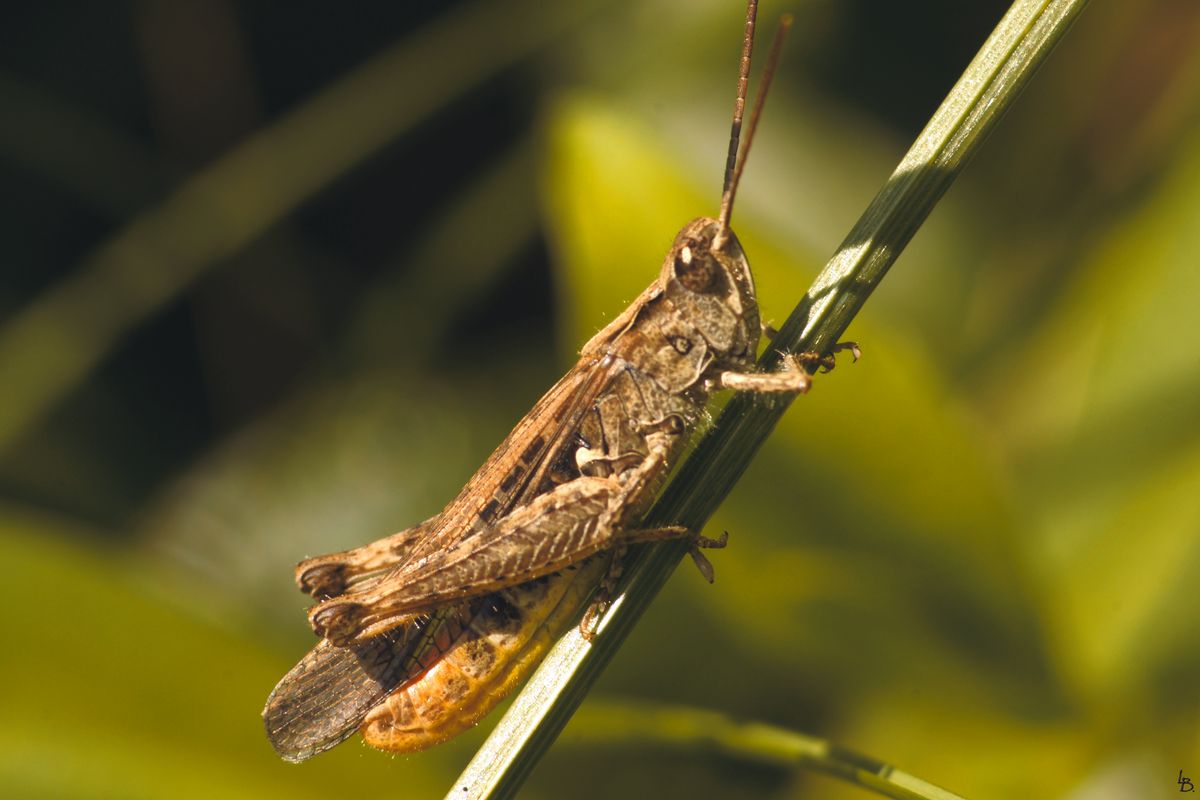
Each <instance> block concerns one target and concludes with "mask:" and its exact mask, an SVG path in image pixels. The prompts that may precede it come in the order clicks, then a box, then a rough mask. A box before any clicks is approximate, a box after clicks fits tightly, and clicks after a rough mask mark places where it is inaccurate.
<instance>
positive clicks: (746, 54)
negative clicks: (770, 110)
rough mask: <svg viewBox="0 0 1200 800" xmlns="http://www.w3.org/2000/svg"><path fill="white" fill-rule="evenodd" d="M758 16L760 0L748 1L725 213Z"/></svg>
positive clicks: (724, 186) (724, 185)
mask: <svg viewBox="0 0 1200 800" xmlns="http://www.w3.org/2000/svg"><path fill="white" fill-rule="evenodd" d="M757 17H758V0H747V2H746V32H745V33H744V34H743V35H742V63H741V68H740V69H739V70H738V84H737V96H736V97H734V99H733V128H732V130H730V131H729V155H727V156H726V157H725V180H724V182H723V183H722V184H721V214H722V216H724V215H725V198H726V197H728V195H729V190H730V187H732V186H733V172H734V167H735V166H736V165H737V157H738V140H739V139H740V138H741V135H742V115H743V114H744V113H745V110H746V94H747V92H748V90H749V87H750V56H751V54H753V52H754V21H755V19H757Z"/></svg>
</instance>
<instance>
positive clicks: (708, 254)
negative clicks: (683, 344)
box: [659, 217, 761, 360]
mask: <svg viewBox="0 0 1200 800" xmlns="http://www.w3.org/2000/svg"><path fill="white" fill-rule="evenodd" d="M719 230H720V225H719V223H718V222H717V220H715V219H712V218H710V217H701V218H699V219H694V220H692V221H691V222H689V223H688V224H687V225H685V226H684V227H683V230H681V231H680V232H679V235H678V236H676V237H675V244H674V245H673V246H672V247H671V252H670V253H668V254H667V258H666V261H665V262H664V263H663V270H662V274H661V276H660V277H659V280H660V282H661V285H662V287H663V289H664V293H665V294H666V297H667V299H668V301H669V302H670V303H671V304H672V305H674V306H675V307H676V308H677V309H679V310H680V311H681V312H683V313H684V314H685V316H686V318H687V319H688V321H689V322H690V323H691V324H692V325H694V326H695V328H696V329H697V331H698V332H699V333H700V334H701V335H702V336H703V337H704V339H705V341H707V342H708V345H709V347H710V349H711V350H712V351H713V352H714V355H717V356H718V357H719V356H726V357H732V358H735V359H739V360H740V359H747V358H748V359H753V358H754V354H755V351H756V350H757V349H758V339H759V335H760V333H761V330H760V327H759V318H758V301H757V300H756V298H755V294H754V276H753V275H752V274H751V272H750V263H749V262H748V261H747V260H746V254H745V253H744V252H742V246H741V244H740V243H739V242H738V240H737V237H736V236H734V235H733V232H732V231H730V230H728V229H726V231H725V235H724V236H723V237H721V238H723V241H721V242H719V243H718V241H717V239H718V236H717V233H718V231H719Z"/></svg>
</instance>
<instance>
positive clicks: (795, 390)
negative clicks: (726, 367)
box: [716, 342, 862, 394]
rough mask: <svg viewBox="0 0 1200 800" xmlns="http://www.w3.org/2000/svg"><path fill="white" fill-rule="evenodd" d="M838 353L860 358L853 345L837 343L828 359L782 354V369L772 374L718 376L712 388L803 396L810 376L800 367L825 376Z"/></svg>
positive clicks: (859, 352) (745, 373)
mask: <svg viewBox="0 0 1200 800" xmlns="http://www.w3.org/2000/svg"><path fill="white" fill-rule="evenodd" d="M842 350H849V351H850V352H851V354H852V355H853V357H854V360H855V361H858V359H859V358H860V357H861V356H862V351H861V350H859V348H858V344H857V343H855V342H839V343H838V344H835V345H834V346H833V348H832V350H831V351H830V354H829V355H828V356H822V355H820V354H819V353H812V352H804V353H785V354H784V356H783V359H782V362H783V366H782V368H781V369H779V370H778V371H776V372H722V373H721V374H720V375H718V376H717V379H716V384H717V386H718V387H719V388H722V389H733V390H734V391H739V392H765V393H778V394H806V393H807V392H808V389H809V387H810V386H812V376H811V375H809V374H808V371H807V370H806V369H804V367H805V366H813V365H815V366H816V367H817V368H819V369H820V370H821V371H822V372H829V371H830V370H831V369H833V368H834V365H835V363H836V362H835V360H834V356H835V355H836V354H837V353H839V352H841V351H842Z"/></svg>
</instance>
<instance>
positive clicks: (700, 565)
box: [688, 531, 729, 583]
mask: <svg viewBox="0 0 1200 800" xmlns="http://www.w3.org/2000/svg"><path fill="white" fill-rule="evenodd" d="M728 543H729V531H722V533H721V536H720V538H718V539H710V538H708V537H707V536H701V535H700V534H696V536H695V538H694V539H693V540H692V546H691V547H690V548H688V555H689V556H691V557H692V562H693V563H694V564H695V565H696V569H698V570H700V575H701V576H702V577H703V578H704V580H706V581H708V582H709V583H712V582H713V580H714V579H715V577H716V576H715V575H714V574H713V565H712V562H711V561H709V560H708V556H706V555H704V553H702V552H701V550H702V549H703V550H720V549H721V548H723V547H725V545H726V544H728Z"/></svg>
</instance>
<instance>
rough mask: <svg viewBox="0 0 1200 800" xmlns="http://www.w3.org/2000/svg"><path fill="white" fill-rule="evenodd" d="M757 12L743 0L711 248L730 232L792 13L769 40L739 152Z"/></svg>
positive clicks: (752, 1)
mask: <svg viewBox="0 0 1200 800" xmlns="http://www.w3.org/2000/svg"><path fill="white" fill-rule="evenodd" d="M757 13H758V0H749V2H747V3H746V33H745V36H744V38H743V39H742V66H741V69H740V70H739V72H738V88H737V98H736V99H735V100H734V102H733V126H732V129H731V130H730V132H729V155H728V156H727V157H726V159H725V181H724V185H723V186H722V187H721V213H720V215H719V216H718V217H717V235H716V237H715V238H714V239H713V248H714V249H716V250H720V249H721V248H722V247H724V246H725V240H726V238H728V236H729V219H730V217H732V216H733V199H734V197H735V196H736V195H737V187H738V184H739V183H740V182H741V180H742V172H743V171H744V170H745V168H746V155H747V154H748V153H749V152H750V145H751V144H753V143H754V132H755V130H757V129H758V120H759V118H760V117H761V116H762V109H763V104H764V103H765V102H766V99H767V90H768V89H770V88H771V79H772V78H773V77H775V71H776V69H777V68H778V67H779V54H780V52H781V51H782V50H783V40H784V39H785V38H787V33H788V31H789V30H790V29H791V27H792V15H791V14H784V15H783V16H782V17H780V19H779V27H778V28H776V29H775V39H774V41H772V42H771V53H770V55H768V56H767V67H766V69H765V70H764V71H763V76H762V80H761V81H760V82H759V84H758V91H757V92H756V93H755V95H754V107H753V109H752V110H751V111H750V127H749V128H747V129H746V141H745V142H744V143H743V144H742V145H741V153H740V155H739V153H738V144H739V140H740V139H741V134H742V115H743V113H744V111H745V108H746V91H747V88H748V86H749V83H750V54H751V52H752V51H753V50H754V19H755V16H756V15H757Z"/></svg>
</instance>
